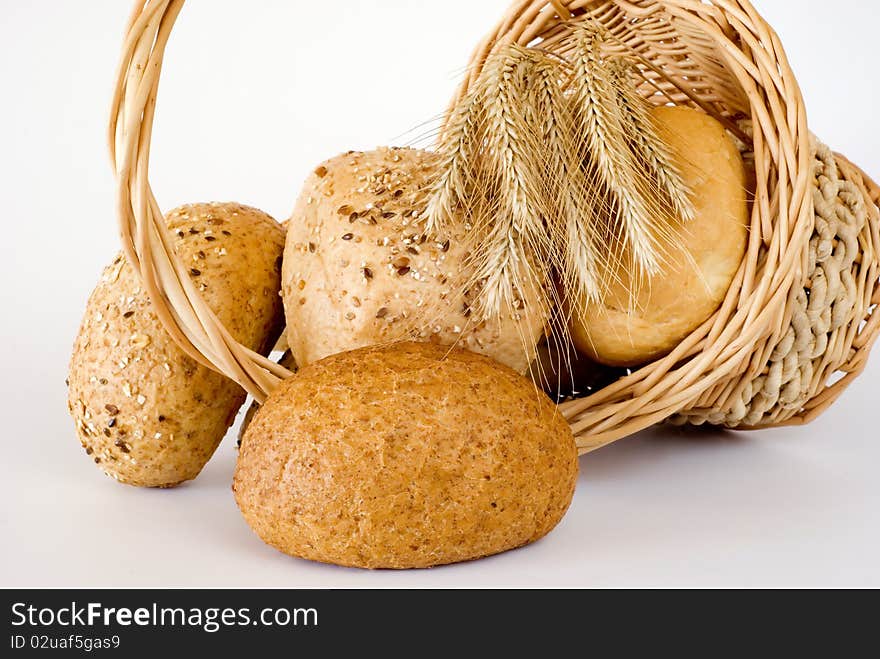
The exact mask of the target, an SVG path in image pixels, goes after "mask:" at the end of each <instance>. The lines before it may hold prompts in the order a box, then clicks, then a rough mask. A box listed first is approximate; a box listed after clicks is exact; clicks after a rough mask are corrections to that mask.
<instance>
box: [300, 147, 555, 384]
mask: <svg viewBox="0 0 880 659" xmlns="http://www.w3.org/2000/svg"><path fill="white" fill-rule="evenodd" d="M435 167H436V158H435V156H434V155H432V154H431V153H428V152H426V151H419V150H415V149H392V148H380V149H378V150H376V151H372V152H368V153H360V152H351V153H347V154H343V155H341V156H338V157H336V158H333V159H331V160H329V161H327V162H325V163H323V164H322V165H320V166H319V167H318V168H316V169H315V171H314V172H313V173H312V174H311V175H310V176H309V178H308V180H307V181H306V182H305V185H304V188H303V191H302V193H301V195H300V197H299V200H298V202H297V204H296V209H295V210H294V212H293V215H292V217H291V220H290V228H289V230H288V235H287V246H286V248H285V254H284V276H283V291H284V306H285V312H286V315H287V337H288V342H289V345H290V349H291V350H292V352H293V355H294V358H295V359H296V362H297V364H299V365H300V366H305V365H308V364H311V363H312V362H315V361H317V360H319V359H322V358H324V357H327V356H328V355H332V354H335V353H337V352H343V351H346V350H352V349H355V348H360V347H363V346H368V345H374V344H380V343H387V342H390V341H395V340H400V339H404V338H407V339H412V340H419V341H432V342H436V343H441V344H444V345H451V344H458V345H459V346H460V347H462V348H466V349H468V350H472V351H474V352H478V353H482V354H485V355H488V356H490V357H492V358H493V359H495V360H496V361H499V362H502V363H504V364H506V365H508V366H510V367H511V368H513V369H515V370H517V371H519V372H521V373H522V372H525V370H526V368H527V367H528V365H529V363H530V362H531V360H532V359H533V358H534V356H535V345H536V344H537V342H538V340H539V339H540V337H541V334H542V331H543V328H544V323H545V322H546V320H547V319H546V318H544V317H543V316H542V315H541V314H537V313H535V312H534V309H535V308H536V307H537V304H536V303H535V301H534V300H533V299H529V297H528V296H527V295H524V296H523V299H522V300H521V301H518V302H517V303H516V307H517V308H516V309H512V310H511V313H510V314H507V315H505V317H503V318H501V319H490V320H488V321H481V320H480V319H477V318H476V317H475V315H472V313H471V309H470V305H469V302H470V300H471V296H470V292H468V294H464V291H463V290H462V289H463V288H464V285H463V282H464V281H465V280H466V276H465V273H464V272H463V268H464V266H463V264H462V262H463V260H464V258H465V254H466V251H467V247H466V245H465V241H464V237H465V236H464V233H463V232H464V231H465V229H464V228H463V226H457V227H456V228H455V229H454V230H453V232H452V233H451V234H450V235H448V236H435V237H432V238H431V239H429V238H428V237H427V236H426V235H425V233H424V227H423V218H422V217H421V215H422V212H423V209H424V195H423V194H421V192H422V191H423V189H424V188H425V186H426V185H427V184H428V183H429V181H430V177H431V175H432V174H433V173H434V171H435ZM461 224H463V223H461Z"/></svg>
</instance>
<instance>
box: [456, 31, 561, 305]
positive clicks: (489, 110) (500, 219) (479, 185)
mask: <svg viewBox="0 0 880 659" xmlns="http://www.w3.org/2000/svg"><path fill="white" fill-rule="evenodd" d="M532 64H533V62H532V59H531V57H530V55H529V52H528V51H527V50H526V49H524V48H521V47H519V46H508V47H506V48H505V49H503V50H502V51H501V52H500V53H498V54H497V55H495V56H493V57H492V58H490V60H489V61H488V62H487V64H486V67H485V68H484V71H483V75H482V76H481V77H480V80H478V82H477V84H478V87H480V89H481V91H482V97H483V105H484V111H485V120H484V121H483V122H482V129H481V130H480V131H479V133H478V135H479V136H480V138H481V146H483V147H484V151H483V152H482V153H481V157H480V160H479V161H478V175H477V180H476V181H475V185H474V188H475V189H477V190H482V191H483V194H481V195H478V196H479V198H480V201H479V205H478V207H477V210H478V213H476V214H472V223H473V226H474V229H475V232H474V236H475V237H476V240H477V241H479V244H475V245H474V249H472V250H471V255H472V256H471V259H470V265H471V266H472V268H473V279H474V281H473V282H470V283H472V284H476V283H477V282H481V283H482V290H481V295H480V298H481V299H480V305H479V306H481V307H482V309H481V312H482V313H483V314H485V315H486V316H487V317H491V316H498V315H500V314H502V313H504V312H505V311H508V310H509V309H511V308H513V307H514V306H515V305H516V304H517V302H518V300H520V299H521V295H522V294H523V293H526V294H527V295H528V296H529V297H530V298H532V299H535V300H538V301H539V304H540V305H541V307H543V308H542V309H541V310H540V312H541V313H545V314H546V313H549V308H550V307H551V306H552V301H551V300H549V299H548V298H547V295H548V293H547V287H546V286H545V283H546V279H547V276H548V273H547V271H546V270H545V269H544V268H543V267H541V264H542V263H544V262H545V261H546V260H547V258H548V256H549V253H550V250H551V246H552V241H551V240H550V237H549V235H548V233H547V230H546V225H545V218H546V217H547V216H548V215H549V214H550V213H552V212H553V210H554V209H553V207H552V206H551V205H550V204H549V203H548V200H547V198H546V196H545V194H544V193H545V185H544V162H543V157H542V156H543V153H544V150H543V148H542V147H541V145H540V143H539V142H540V135H538V134H537V133H536V132H535V130H534V126H533V121H532V115H531V114H530V111H529V109H530V108H532V107H533V105H532V99H531V93H532V91H531V82H532V80H531V78H532Z"/></svg>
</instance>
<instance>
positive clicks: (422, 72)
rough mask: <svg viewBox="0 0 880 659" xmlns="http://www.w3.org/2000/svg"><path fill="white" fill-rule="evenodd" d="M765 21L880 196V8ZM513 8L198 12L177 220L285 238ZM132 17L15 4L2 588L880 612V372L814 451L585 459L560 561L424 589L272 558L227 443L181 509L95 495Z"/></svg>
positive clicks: (424, 110) (758, 446)
mask: <svg viewBox="0 0 880 659" xmlns="http://www.w3.org/2000/svg"><path fill="white" fill-rule="evenodd" d="M755 1H756V4H757V6H758V8H759V9H760V10H761V11H762V12H763V13H764V15H765V16H766V17H767V18H768V19H769V20H770V22H771V24H773V25H774V26H775V27H776V29H777V31H778V32H779V33H780V35H781V37H782V40H783V43H784V44H785V46H786V48H787V50H788V53H789V57H790V59H791V61H792V64H793V66H794V69H795V71H796V72H797V74H798V76H799V80H800V83H801V85H802V87H803V91H804V95H805V97H806V101H807V105H808V108H809V119H810V125H811V127H812V129H813V130H814V131H815V132H816V133H817V134H818V135H819V136H820V137H821V138H822V139H823V140H824V141H825V142H827V143H829V144H830V145H832V146H833V147H834V148H835V149H837V150H839V151H841V152H844V153H846V154H847V155H848V156H849V157H850V158H852V159H853V160H854V161H855V162H857V163H859V164H860V165H861V166H862V167H864V168H865V169H866V170H867V171H869V172H873V173H874V174H875V175H880V136H878V134H877V132H876V131H877V123H876V115H877V103H878V100H880V96H878V92H877V88H878V85H877V84H876V81H875V77H876V71H877V69H878V66H877V65H878V64H880V56H878V51H877V43H876V27H875V26H876V23H877V20H878V19H880V8H878V7H880V5H878V4H877V3H875V2H873V1H870V0H838V1H837V2H835V3H833V5H834V10H833V11H829V10H828V7H829V5H828V3H827V2H824V1H821V0H809V1H801V2H797V3H794V2H791V1H790V0H755ZM506 4H507V3H506V0H484V1H481V2H473V1H472V0H447V2H444V3H439V4H438V3H423V2H409V1H407V0H370V1H368V0H338V1H336V2H332V3H330V2H294V1H288V0H283V1H282V0H254V1H253V2H235V1H232V0H211V1H208V0H190V1H189V2H188V3H187V6H186V7H185V8H184V11H183V13H182V14H181V17H180V20H179V24H178V25H177V27H176V29H175V32H174V34H173V36H172V40H171V44H170V46H169V48H168V53H167V61H166V66H165V74H164V77H163V83H162V89H161V93H160V99H159V111H158V116H157V127H156V131H155V137H154V150H153V153H154V157H153V162H152V168H153V172H152V182H153V186H154V190H155V192H156V194H157V197H158V199H159V201H160V203H161V204H162V205H163V207H164V208H171V207H172V206H175V205H177V204H180V203H184V202H194V201H208V200H236V201H240V202H243V203H248V204H251V205H255V206H258V207H260V208H262V209H264V210H266V211H267V212H270V213H272V214H273V215H274V216H276V217H278V218H284V217H286V216H287V214H288V213H289V211H290V210H291V208H292V206H293V203H294V200H295V198H296V195H297V193H298V190H299V186H300V183H301V182H302V180H303V179H304V177H305V175H306V174H307V172H308V171H309V170H310V169H311V168H312V167H314V165H315V164H316V163H317V162H319V161H321V160H323V159H324V158H326V157H329V156H331V155H334V154H335V153H337V152H340V151H345V150H348V149H366V148H372V147H373V146H376V145H378V144H390V143H397V144H403V143H408V142H410V141H412V140H417V139H418V138H420V137H422V138H424V136H425V135H426V134H427V133H428V132H429V131H430V127H431V126H432V125H434V124H432V123H431V122H432V120H435V119H436V117H437V115H438V114H439V113H440V112H442V110H443V109H444V107H445V105H446V103H447V101H448V99H449V97H450V95H451V93H452V91H453V89H454V86H455V84H456V81H457V80H458V78H459V76H460V74H461V71H462V69H463V67H464V65H465V63H466V61H467V56H468V54H469V52H470V50H471V48H472V47H473V45H474V44H475V43H476V42H477V40H478V38H479V37H480V36H481V35H482V33H483V32H485V31H486V30H487V29H489V28H490V27H491V26H492V25H493V24H494V21H495V20H496V19H497V17H498V16H499V14H500V13H501V12H502V11H503V9H504V8H505V6H506ZM128 12H129V3H128V2H126V1H124V0H87V1H84V2H67V1H62V0H34V1H31V2H21V1H19V0H0V81H2V90H3V91H2V100H0V211H2V213H3V229H2V239H0V282H2V284H0V295H2V298H0V302H2V306H0V308H2V310H3V312H2V313H3V320H2V322H0V351H2V365H3V370H2V375H0V388H2V389H0V406H2V408H0V409H2V418H3V420H4V427H5V431H4V432H3V435H4V436H3V440H2V441H3V442H4V443H5V446H4V450H3V452H2V457H0V488H2V492H0V493H2V497H0V502H2V503H0V506H2V508H0V510H2V514H0V587H8V586H270V587H276V586H308V587H344V586H349V587H410V586H441V587H455V586H587V587H590V586H600V587H610V586H697V587H703V586H880V561H878V557H880V546H878V545H880V479H878V477H877V470H878V467H880V431H878V430H877V427H878V426H877V415H878V389H880V354H878V355H877V356H876V357H875V359H874V360H873V362H872V363H871V365H870V367H869V369H868V371H867V373H866V374H865V375H864V377H863V378H862V379H860V380H859V381H858V382H857V383H856V384H855V385H854V386H853V387H852V388H851V390H850V391H849V392H848V393H847V394H846V395H845V396H844V398H843V399H842V400H841V401H840V403H839V404H838V405H837V406H836V407H835V408H834V409H832V410H831V411H830V412H829V413H828V414H826V415H825V416H824V417H822V418H821V419H820V420H819V421H817V422H816V423H814V424H813V425H811V426H809V427H807V428H797V429H784V430H776V431H771V432H763V433H760V434H735V433H725V432H721V431H713V432H704V433H697V434H695V433H683V432H680V431H676V430H672V429H668V428H661V429H655V430H652V431H649V432H646V433H643V434H642V435H640V436H638V437H635V438H631V439H629V440H626V441H623V442H620V443H618V444H617V445H614V446H611V447H609V448H606V449H603V450H601V451H599V452H597V453H595V454H593V455H591V456H588V457H585V458H583V459H582V462H581V466H582V476H581V479H580V483H579V487H578V491H577V495H576V498H575V501H574V504H573V506H572V509H571V511H570V513H569V515H568V516H567V518H566V519H565V521H564V522H563V523H562V525H561V526H560V527H559V528H558V529H557V530H556V531H555V532H554V533H553V534H551V535H550V536H549V537H548V538H547V539H545V540H544V541H542V542H540V543H538V544H536V545H534V546H532V547H529V548H526V549H523V550H519V551H516V552H512V553H508V554H505V555H502V556H498V557H495V558H491V559H488V560H483V561H479V562H475V563H470V564H466V565H459V566H453V567H447V568H441V569H435V570H430V571H424V572H403V573H389V572H376V573H370V572H361V571H356V570H346V569H340V568H333V567H327V566H321V565H315V564H311V563H307V562H304V561H298V560H294V559H291V558H288V557H285V556H283V555H281V554H278V553H276V552H275V551H273V550H272V549H270V548H268V547H266V546H264V545H262V543H261V542H260V541H259V540H258V539H257V538H256V536H254V535H253V534H252V533H251V532H250V530H249V529H248V527H247V526H246V524H245V523H244V521H243V519H242V518H241V516H240V515H239V514H238V511H237V509H236V506H235V502H234V500H233V498H232V493H231V490H230V480H231V472H232V469H233V466H234V461H235V442H234V439H233V437H232V436H230V437H227V439H226V441H224V443H223V445H222V446H221V448H220V449H219V450H218V453H217V455H216V457H215V459H214V460H213V461H212V462H211V463H210V465H209V466H208V468H207V469H206V470H205V472H204V473H203V475H202V476H201V477H200V478H199V479H198V480H197V481H195V482H193V483H191V484H189V485H187V486H186V487H183V488H181V489H179V490H175V491H144V490H136V489H131V488H126V487H122V486H119V485H117V484H115V483H114V482H112V481H111V480H110V479H108V478H106V477H104V476H103V475H101V474H100V473H99V472H98V471H97V470H96V469H95V468H94V466H93V465H90V463H89V461H88V459H87V458H86V457H85V456H84V455H83V452H82V450H81V448H80V447H79V443H78V442H77V440H76V437H75V434H74V430H73V424H72V423H71V421H70V419H69V418H68V416H67V412H66V405H65V400H66V392H65V387H64V378H65V375H66V370H67V362H68V358H69V352H70V348H71V345H72V343H73V338H74V336H75V334H76V331H77V327H78V325H79V321H80V316H81V313H82V310H83V307H84V303H85V299H86V297H87V296H88V293H89V291H90V290H91V288H92V286H93V285H94V284H95V282H96V280H97V275H98V273H99V272H100V269H101V267H102V266H103V264H104V263H105V262H106V261H107V260H108V259H109V258H110V257H111V255H112V254H113V253H114V252H115V250H116V247H117V242H116V241H117V239H116V232H115V225H114V222H115V219H114V215H113V203H114V202H113V180H112V177H111V174H110V167H109V164H108V157H107V152H106V149H105V145H104V139H105V138H104V130H105V122H106V119H107V110H108V104H109V100H110V93H111V85H112V81H113V76H114V71H115V67H116V59H117V55H118V51H119V47H120V45H121V36H122V29H123V26H124V23H125V20H126V17H127V15H128ZM424 142H425V140H424V139H422V141H421V143H424Z"/></svg>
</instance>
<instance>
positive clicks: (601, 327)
mask: <svg viewBox="0 0 880 659" xmlns="http://www.w3.org/2000/svg"><path fill="white" fill-rule="evenodd" d="M653 116H654V118H655V120H656V122H657V124H658V126H659V128H660V131H661V134H662V136H663V138H664V140H665V141H666V142H667V144H668V145H669V146H670V147H671V149H672V152H673V155H674V158H675V162H676V164H677V165H678V167H679V169H680V171H681V174H682V177H683V179H684V182H685V183H686V184H687V185H688V187H689V188H690V190H691V191H692V192H693V196H692V199H693V203H694V208H695V211H696V215H695V219H694V220H693V221H691V222H687V223H685V224H683V225H682V224H681V223H676V222H673V223H672V226H673V228H674V238H673V239H672V241H671V242H670V243H669V244H667V245H666V250H665V251H666V252H667V255H668V256H667V259H666V262H665V263H664V265H663V267H662V271H661V272H660V273H659V274H657V275H655V276H653V277H652V278H650V279H647V280H645V279H637V278H634V277H633V275H632V274H631V273H630V272H627V271H626V270H625V269H623V268H618V269H617V270H616V271H615V272H614V273H613V276H612V280H616V283H615V284H614V285H612V287H611V290H610V291H609V292H608V294H607V297H606V298H605V300H604V301H603V303H602V304H590V305H588V306H587V307H586V311H585V313H583V314H582V315H581V316H580V318H577V319H575V321H574V322H573V323H572V327H571V330H572V336H573V339H574V342H575V345H576V346H577V348H578V349H579V350H580V351H582V352H583V353H584V354H586V355H588V356H589V357H590V358H592V359H594V360H596V361H598V362H601V363H603V364H607V365H609V366H638V365H641V364H645V363H647V362H650V361H652V360H654V359H658V358H660V357H663V356H665V355H666V354H668V353H669V352H671V351H672V350H673V349H674V348H675V347H676V346H677V345H678V344H679V343H680V342H681V341H682V340H684V339H685V338H686V337H687V336H688V335H689V334H690V333H691V332H693V331H694V330H695V329H697V328H698V327H699V326H700V325H701V324H702V323H703V322H705V321H706V320H707V319H708V318H709V317H710V316H711V315H712V314H713V313H714V312H715V311H716V310H717V309H718V307H719V306H720V305H721V303H722V301H723V300H724V297H725V296H726V294H727V291H728V289H729V288H730V285H731V283H732V282H733V279H734V277H735V276H736V272H737V270H738V269H739V266H740V263H741V262H742V259H743V256H744V254H745V251H746V243H747V240H748V224H749V215H748V201H747V190H746V173H745V167H744V165H743V159H742V157H741V155H740V153H739V151H738V150H737V148H736V145H735V144H734V141H733V139H732V138H731V137H730V136H729V135H728V134H727V132H726V131H725V129H724V127H723V126H722V125H721V124H720V123H719V122H718V121H716V120H715V119H713V118H712V117H710V116H708V115H707V114H704V113H702V112H699V111H697V110H693V109H691V108H686V107H659V108H655V109H654V110H653ZM633 290H635V291H637V294H636V295H635V304H634V305H632V306H631V305H630V291H633Z"/></svg>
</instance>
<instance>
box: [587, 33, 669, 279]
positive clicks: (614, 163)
mask: <svg viewBox="0 0 880 659" xmlns="http://www.w3.org/2000/svg"><path fill="white" fill-rule="evenodd" d="M575 39H576V52H575V56H574V59H573V62H572V73H573V75H572V82H571V92H572V97H573V100H574V103H575V130H576V131H577V132H578V133H579V134H580V135H582V136H583V158H584V161H585V162H588V163H589V166H590V167H591V168H592V169H593V176H594V178H595V179H597V181H598V183H599V184H601V186H602V187H603V188H604V189H606V190H607V192H608V195H609V196H610V200H609V203H608V204H606V207H607V208H608V210H609V213H608V223H607V228H608V229H609V231H608V235H607V240H609V241H610V243H611V244H610V245H609V247H610V248H611V250H612V251H614V252H616V253H617V254H620V255H623V254H626V255H628V256H629V257H631V258H630V265H629V267H631V268H632V269H633V270H636V271H637V272H641V273H644V274H647V275H654V274H656V273H657V272H659V270H660V266H661V263H662V262H663V255H662V252H663V250H664V249H665V245H666V244H668V241H667V240H665V239H668V238H670V234H669V226H668V222H669V217H670V212H669V204H668V203H667V202H666V199H665V196H664V195H662V194H657V185H656V183H655V182H654V180H653V178H652V177H651V176H650V172H646V171H645V167H644V166H643V165H642V163H641V162H640V158H639V157H638V156H636V154H635V153H634V152H633V150H632V148H631V142H632V137H633V136H632V124H631V123H630V121H629V116H628V112H627V111H626V108H625V107H624V104H623V103H621V97H622V96H624V95H625V94H626V93H627V92H626V90H622V89H621V87H622V85H621V80H620V77H619V76H618V75H617V74H616V73H615V67H614V65H613V60H609V59H608V58H607V57H606V56H605V55H604V54H603V52H602V48H603V45H604V38H603V35H602V32H601V30H599V29H598V28H595V27H593V26H591V25H587V26H582V27H580V28H579V29H578V30H577V32H576V37H575ZM632 99H633V100H634V101H635V102H636V103H639V102H642V101H641V99H638V97H637V96H636V95H635V93H634V92H633V94H632Z"/></svg>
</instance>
